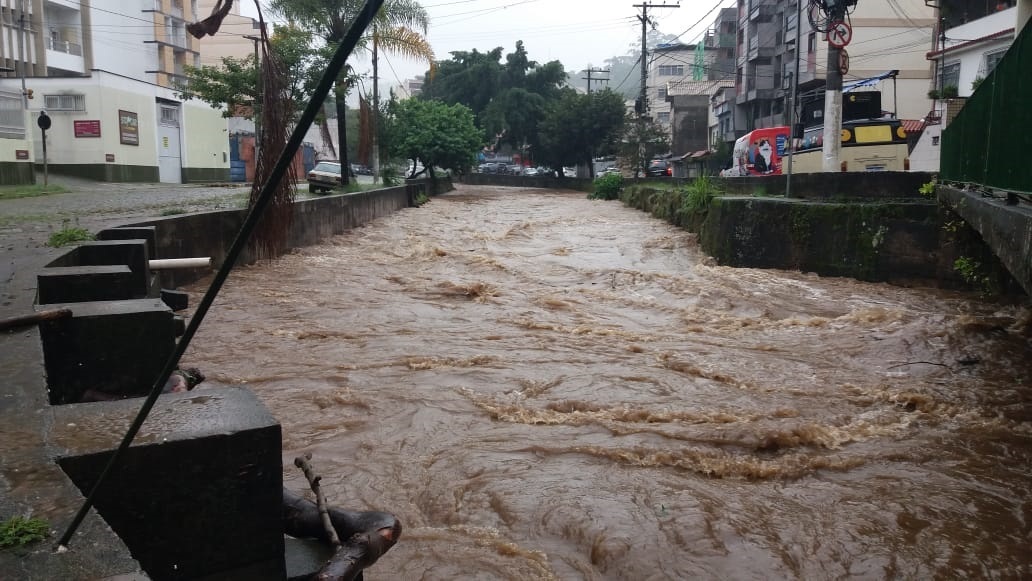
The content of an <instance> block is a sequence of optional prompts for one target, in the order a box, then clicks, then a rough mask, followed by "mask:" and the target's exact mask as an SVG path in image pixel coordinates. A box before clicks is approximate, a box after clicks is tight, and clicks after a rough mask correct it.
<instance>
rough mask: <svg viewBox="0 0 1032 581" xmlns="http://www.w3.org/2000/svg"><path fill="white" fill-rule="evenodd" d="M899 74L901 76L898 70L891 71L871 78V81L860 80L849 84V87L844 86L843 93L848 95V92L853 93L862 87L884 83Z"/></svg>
mask: <svg viewBox="0 0 1032 581" xmlns="http://www.w3.org/2000/svg"><path fill="white" fill-rule="evenodd" d="M898 74H899V71H898V70H891V71H888V72H885V73H882V74H880V75H878V76H877V77H871V78H869V79H860V80H859V81H856V82H854V83H849V84H848V85H843V86H842V92H843V93H848V92H850V91H852V90H853V89H858V88H860V87H869V86H871V85H873V84H875V83H877V82H878V81H884V80H885V79H888V78H891V77H895V76H896V75H898Z"/></svg>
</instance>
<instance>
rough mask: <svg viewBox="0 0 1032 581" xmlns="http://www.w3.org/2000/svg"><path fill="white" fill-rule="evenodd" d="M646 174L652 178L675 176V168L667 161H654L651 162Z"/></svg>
mask: <svg viewBox="0 0 1032 581" xmlns="http://www.w3.org/2000/svg"><path fill="white" fill-rule="evenodd" d="M645 173H646V174H648V175H650V176H652V177H660V176H672V175H674V166H673V165H671V163H670V162H669V161H667V160H665V159H654V160H652V161H650V162H649V167H648V169H647V170H645Z"/></svg>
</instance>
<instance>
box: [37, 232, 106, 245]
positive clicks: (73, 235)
mask: <svg viewBox="0 0 1032 581" xmlns="http://www.w3.org/2000/svg"><path fill="white" fill-rule="evenodd" d="M94 239H95V237H94V236H93V234H92V233H91V232H90V231H89V230H87V229H85V228H62V229H61V230H58V231H57V232H54V233H53V234H51V235H50V240H48V241H47V246H51V247H53V248H60V247H62V246H67V245H68V244H73V243H75V242H84V241H87V240H94Z"/></svg>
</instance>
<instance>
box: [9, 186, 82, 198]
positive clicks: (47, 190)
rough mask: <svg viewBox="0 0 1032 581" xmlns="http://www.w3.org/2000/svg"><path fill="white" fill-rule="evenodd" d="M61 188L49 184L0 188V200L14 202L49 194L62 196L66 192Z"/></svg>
mask: <svg viewBox="0 0 1032 581" xmlns="http://www.w3.org/2000/svg"><path fill="white" fill-rule="evenodd" d="M67 191H68V190H66V189H65V188H64V187H63V186H57V185H54V184H49V185H46V186H43V185H40V184H28V185H21V186H0V200H15V199H18V198H35V197H38V196H49V195H51V194H63V193H65V192H67Z"/></svg>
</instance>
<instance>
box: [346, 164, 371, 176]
mask: <svg viewBox="0 0 1032 581" xmlns="http://www.w3.org/2000/svg"><path fill="white" fill-rule="evenodd" d="M351 175H360V176H371V175H373V169H372V168H371V167H369V166H368V165H364V164H361V163H353V164H351Z"/></svg>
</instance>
